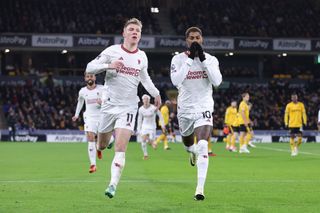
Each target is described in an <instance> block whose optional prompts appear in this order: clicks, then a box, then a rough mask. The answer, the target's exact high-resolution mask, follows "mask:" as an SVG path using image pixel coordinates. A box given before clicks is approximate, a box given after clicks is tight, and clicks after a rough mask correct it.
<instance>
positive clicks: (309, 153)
mask: <svg viewBox="0 0 320 213" xmlns="http://www.w3.org/2000/svg"><path fill="white" fill-rule="evenodd" d="M257 148H259V149H267V150H272V151H278V152H287V153H290V150H287V149H277V148H269V147H261V146H259V147H257ZM299 154H305V155H314V156H320V154H317V153H312V152H301V151H299Z"/></svg>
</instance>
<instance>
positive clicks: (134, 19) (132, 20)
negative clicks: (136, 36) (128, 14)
mask: <svg viewBox="0 0 320 213" xmlns="http://www.w3.org/2000/svg"><path fill="white" fill-rule="evenodd" d="M129 24H135V25H138V26H139V27H140V28H141V29H142V22H141V21H140V20H139V19H137V18H131V19H129V20H127V21H126V23H125V24H124V26H123V28H126V27H127V26H128V25H129Z"/></svg>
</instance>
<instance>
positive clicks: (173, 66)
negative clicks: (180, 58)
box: [170, 64, 177, 73]
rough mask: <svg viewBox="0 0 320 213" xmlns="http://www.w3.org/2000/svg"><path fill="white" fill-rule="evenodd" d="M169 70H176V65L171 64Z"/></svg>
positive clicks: (172, 71)
mask: <svg viewBox="0 0 320 213" xmlns="http://www.w3.org/2000/svg"><path fill="white" fill-rule="evenodd" d="M170 70H171V73H174V72H177V70H176V66H175V65H174V64H171V68H170Z"/></svg>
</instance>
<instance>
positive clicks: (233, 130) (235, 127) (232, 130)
mask: <svg viewBox="0 0 320 213" xmlns="http://www.w3.org/2000/svg"><path fill="white" fill-rule="evenodd" d="M231 132H232V133H234V132H239V127H238V126H231Z"/></svg>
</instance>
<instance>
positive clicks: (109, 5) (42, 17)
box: [0, 0, 161, 34]
mask: <svg viewBox="0 0 320 213" xmlns="http://www.w3.org/2000/svg"><path fill="white" fill-rule="evenodd" d="M0 14H1V16H0V32H16V33H92V34H101V33H105V34H120V33H121V30H122V26H123V23H124V22H125V20H127V19H128V18H129V17H133V16H134V17H137V18H139V19H141V20H142V22H143V25H144V27H143V32H144V34H159V33H161V29H160V26H159V24H158V22H157V20H156V19H155V18H154V17H153V16H152V14H151V12H150V8H149V7H148V8H147V7H141V6H137V5H135V4H134V2H133V1H126V0H118V1H117V2H116V3H115V2H112V1H103V0H90V1H86V0H68V1H64V0H46V1H39V0H27V1H24V0H11V1H0Z"/></svg>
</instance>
